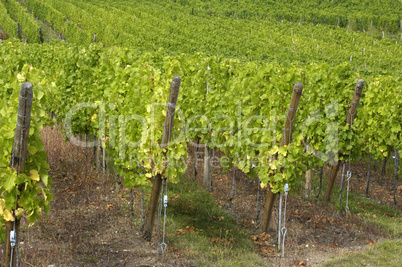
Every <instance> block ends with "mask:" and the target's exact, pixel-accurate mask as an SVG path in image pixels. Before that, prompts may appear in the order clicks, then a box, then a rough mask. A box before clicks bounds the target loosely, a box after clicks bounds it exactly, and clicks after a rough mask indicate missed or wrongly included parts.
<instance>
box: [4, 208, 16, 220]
mask: <svg viewBox="0 0 402 267" xmlns="http://www.w3.org/2000/svg"><path fill="white" fill-rule="evenodd" d="M3 218H4V220H5V221H7V222H13V221H14V216H13V214H12V213H11V211H10V210H4V212H3Z"/></svg>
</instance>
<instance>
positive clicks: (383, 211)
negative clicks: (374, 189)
mask: <svg viewBox="0 0 402 267" xmlns="http://www.w3.org/2000/svg"><path fill="white" fill-rule="evenodd" d="M340 171H341V170H340ZM352 179H353V178H352ZM326 180H327V179H326V178H325V177H323V181H322V191H321V194H320V198H319V201H322V197H323V195H324V192H325V189H326V186H327V181H326ZM318 181H319V178H318V175H317V174H315V177H314V178H313V179H312V188H313V193H314V194H313V195H312V198H314V199H315V193H316V192H318ZM337 182H338V183H339V182H340V181H339V180H337ZM346 183H347V182H346V178H345V181H344V188H343V193H342V204H341V205H342V206H341V207H340V206H339V194H340V186H339V184H337V183H336V184H335V185H334V187H333V190H332V195H331V202H330V203H331V205H332V206H334V207H336V208H337V209H338V210H340V209H341V208H342V210H343V211H345V205H346V186H347V185H346ZM363 194H364V192H357V191H353V192H349V204H348V206H349V209H350V212H351V213H352V214H354V215H356V214H360V217H361V218H363V220H365V221H367V222H369V223H373V224H375V225H376V226H377V227H378V229H380V230H381V231H385V232H386V233H388V234H390V235H391V236H394V237H402V222H401V221H400V220H399V219H400V218H402V212H400V211H398V210H396V209H395V208H394V207H393V206H390V205H383V204H381V203H379V202H378V201H376V200H373V199H369V198H366V197H365V196H364V195H363Z"/></svg>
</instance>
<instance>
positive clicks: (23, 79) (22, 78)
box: [17, 73, 25, 82]
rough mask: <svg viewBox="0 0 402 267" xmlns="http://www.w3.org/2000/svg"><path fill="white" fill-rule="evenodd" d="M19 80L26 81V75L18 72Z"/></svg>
mask: <svg viewBox="0 0 402 267" xmlns="http://www.w3.org/2000/svg"><path fill="white" fill-rule="evenodd" d="M17 80H18V81H19V82H24V81H25V77H24V76H23V75H22V74H21V73H18V74H17Z"/></svg>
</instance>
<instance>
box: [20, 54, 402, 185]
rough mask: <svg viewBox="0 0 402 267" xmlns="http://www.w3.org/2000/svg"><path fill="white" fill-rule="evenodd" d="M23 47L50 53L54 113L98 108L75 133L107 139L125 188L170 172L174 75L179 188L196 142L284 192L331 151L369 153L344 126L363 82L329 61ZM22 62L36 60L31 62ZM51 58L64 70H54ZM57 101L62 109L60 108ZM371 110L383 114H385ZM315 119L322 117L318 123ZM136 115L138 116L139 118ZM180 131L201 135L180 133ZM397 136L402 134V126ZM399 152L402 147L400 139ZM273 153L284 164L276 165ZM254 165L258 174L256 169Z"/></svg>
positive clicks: (47, 65) (365, 117)
mask: <svg viewBox="0 0 402 267" xmlns="http://www.w3.org/2000/svg"><path fill="white" fill-rule="evenodd" d="M25 49H27V50H29V51H30V52H31V54H32V53H33V54H36V53H41V54H42V55H44V56H42V59H41V62H39V63H37V64H39V67H40V68H41V69H44V70H45V71H46V73H48V74H49V75H51V77H54V78H55V80H56V86H57V88H58V90H49V95H50V96H51V99H52V102H50V103H48V108H49V109H51V110H52V111H54V112H55V113H56V114H57V115H58V116H59V117H61V118H65V117H66V116H67V114H68V113H69V111H71V109H72V108H73V107H74V106H75V105H76V104H79V103H84V102H85V103H95V104H93V105H92V106H90V107H91V108H82V109H79V110H77V111H76V112H75V113H74V116H73V117H71V123H72V124H71V125H72V126H71V131H72V132H74V133H93V134H99V136H98V137H99V138H104V137H105V136H106V138H104V140H107V141H106V146H107V148H108V149H109V150H110V151H109V152H110V153H111V154H112V155H114V158H115V161H116V165H117V166H121V169H120V171H121V172H125V173H126V175H124V177H125V179H126V180H125V184H126V186H128V187H132V186H134V185H145V184H147V180H148V178H150V177H152V176H154V175H156V174H157V173H160V172H161V171H162V170H163V166H164V164H163V162H164V160H165V159H164V157H163V154H162V150H161V149H160V148H159V146H158V144H159V140H160V139H161V136H162V133H163V120H164V116H163V110H164V105H162V106H161V107H159V106H153V104H154V103H163V102H165V101H166V98H167V94H168V92H167V88H168V87H169V86H168V85H169V82H170V79H171V77H172V76H173V75H174V74H178V75H180V76H182V77H183V81H182V85H181V88H182V90H181V94H180V97H179V100H178V108H179V111H178V114H181V116H179V117H178V118H177V124H176V125H175V130H174V133H175V136H176V139H175V141H176V142H175V143H174V144H173V145H171V146H169V147H168V157H169V158H170V160H171V161H174V162H177V164H175V165H174V164H172V165H169V167H168V169H167V173H166V175H167V176H168V177H169V178H170V179H171V180H173V181H174V180H177V178H178V177H179V176H180V173H183V171H184V170H185V167H186V166H185V164H182V163H180V160H179V159H181V158H182V157H185V156H186V147H187V144H188V142H191V141H194V140H195V139H198V140H200V142H201V143H208V144H209V146H210V147H211V148H214V147H218V148H219V149H220V150H222V151H223V152H224V153H225V154H226V155H227V156H228V157H229V158H230V159H231V162H232V164H233V163H234V162H236V165H237V166H238V167H239V168H240V169H241V170H243V171H244V172H245V173H254V174H258V175H259V177H260V179H261V181H262V182H263V183H264V184H268V183H269V184H271V186H272V187H273V189H274V190H275V192H277V191H279V190H281V189H282V186H283V183H284V182H285V181H288V182H289V183H290V184H292V183H294V181H295V179H296V178H297V177H300V174H301V173H302V172H303V170H306V169H307V168H311V167H313V166H314V165H315V164H319V165H322V164H323V162H329V161H331V160H335V161H337V160H338V158H333V159H331V158H330V156H329V155H330V154H331V152H333V151H338V150H339V151H343V153H342V155H341V158H339V159H340V160H347V159H348V157H349V153H348V151H352V152H353V154H352V155H351V156H352V159H355V158H356V157H358V155H359V154H361V152H362V151H364V146H363V145H362V144H363V142H369V140H370V138H374V135H373V136H365V135H363V134H359V135H360V136H361V137H359V138H355V137H354V138H352V137H351V136H350V130H349V128H350V127H349V126H348V125H347V124H346V122H345V120H344V117H345V114H346V112H347V110H348V107H349V105H350V104H349V101H350V97H351V94H352V92H353V89H354V84H355V83H356V81H357V79H358V78H359V76H358V74H357V73H355V72H353V71H352V70H351V68H350V65H348V64H342V65H340V66H338V67H335V68H333V67H329V66H328V65H325V64H324V65H322V64H321V65H309V66H306V67H304V68H300V67H297V66H289V67H280V66H278V65H275V64H268V65H260V64H258V63H256V62H249V63H241V62H240V61H238V60H227V59H223V58H219V57H206V56H205V55H203V54H199V53H197V54H194V55H182V56H177V57H171V56H167V57H165V56H163V54H161V53H156V54H147V53H146V54H143V55H138V54H136V53H135V52H133V51H132V50H130V49H118V48H113V49H107V50H103V49H102V48H101V47H99V46H90V47H89V48H85V49H84V48H73V49H66V48H64V47H62V46H59V47H57V54H53V53H52V49H51V48H49V47H46V46H44V47H32V46H27V47H23V49H22V51H23V50H25ZM34 51H36V52H34ZM39 51H40V52H39ZM23 60H24V62H25V61H26V63H28V62H30V63H31V64H34V65H35V63H36V62H35V59H34V58H32V57H29V58H25V59H23ZM54 61H56V62H58V64H57V65H60V66H63V68H62V69H61V67H57V66H55V64H52V62H54ZM77 66H78V68H77ZM211 75H212V77H211ZM72 77H74V78H72ZM367 79H368V88H369V89H370V91H368V92H367V94H381V93H385V92H383V91H379V92H378V93H374V92H373V90H374V87H375V88H378V87H376V81H371V79H370V78H369V77H368V78H367ZM382 79H384V80H386V79H387V78H382ZM296 81H302V82H303V84H304V96H305V97H304V98H302V100H301V102H300V108H299V112H298V116H297V119H296V121H295V122H294V134H293V142H292V145H290V146H289V147H284V148H279V146H278V141H279V139H280V138H281V137H282V127H283V124H284V119H285V118H284V117H283V115H284V114H286V109H287V106H288V104H287V101H289V96H290V93H291V88H292V87H293V84H294V83H295V82H296ZM393 81H395V82H396V84H395V85H394V86H395V88H396V89H395V90H400V80H398V79H394V80H393ZM206 83H208V85H209V90H210V91H209V92H208V93H207V89H206V86H205V84H206ZM381 84H382V86H384V84H386V83H381ZM384 97H385V96H384ZM363 98H364V97H363ZM379 99H380V97H379ZM395 99H396V101H399V102H395V103H394V104H395V106H394V108H395V109H396V110H399V109H400V105H401V103H400V99H399V98H395ZM60 102H63V103H65V104H64V105H63V106H60V105H59V103H60ZM334 103H336V104H334ZM363 103H364V102H363ZM367 105H368V104H367ZM372 112H379V114H381V112H382V111H381V108H380V107H378V108H376V109H374V110H373V111H372ZM317 113H318V114H319V116H317V117H314V116H313V115H314V114H317ZM133 114H135V116H137V117H132V116H133ZM309 117H312V118H310V119H308V118H309ZM371 117H372V116H370V115H369V114H365V113H363V112H359V113H358V115H357V118H356V125H365V124H366V122H367V121H369V120H372V119H371ZM395 118H396V119H395V121H394V123H396V124H398V121H399V120H400V116H399V117H398V116H395ZM111 124H112V125H111ZM329 125H337V127H336V130H337V138H338V141H336V140H335V139H334V136H331V135H330V134H329V132H328V131H330V130H331V129H329V128H328V127H329ZM399 125H400V121H399ZM362 127H365V126H362ZM183 129H187V130H189V129H198V130H197V131H191V130H189V131H188V132H186V134H184V135H183ZM200 129H201V130H200ZM398 129H399V131H398ZM395 131H396V132H395ZM395 131H394V134H395V135H396V136H397V137H399V136H400V127H399V128H395ZM359 132H360V131H357V133H359ZM361 132H364V131H361ZM151 137H152V138H151ZM363 137H364V138H363ZM351 138H352V141H351V140H350V139H351ZM307 139H308V140H309V141H308V143H309V146H310V147H311V148H312V149H315V150H317V151H322V152H323V156H322V158H321V160H319V159H318V158H315V156H313V155H312V154H306V153H305V143H306V142H307V141H306V140H307ZM398 140H400V139H398ZM391 141H392V140H391ZM350 142H351V143H350ZM394 145H396V146H400V144H399V143H398V142H396V143H394ZM276 153H279V155H278V158H277V159H276V160H270V157H271V156H272V155H274V154H276ZM256 163H259V164H258V165H257V164H256ZM252 164H254V165H257V166H258V167H257V168H254V169H252V168H251V165H252ZM306 164H307V165H308V166H306ZM281 166H286V170H287V172H286V173H283V174H280V175H278V174H276V175H275V176H270V173H271V172H272V170H275V169H278V168H280V167H281ZM128 173H129V174H130V175H128ZM121 174H123V173H121Z"/></svg>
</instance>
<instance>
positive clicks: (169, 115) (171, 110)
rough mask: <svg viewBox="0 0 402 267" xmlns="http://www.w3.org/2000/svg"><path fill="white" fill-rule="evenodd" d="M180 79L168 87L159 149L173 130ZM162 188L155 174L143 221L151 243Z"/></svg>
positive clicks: (176, 79)
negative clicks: (168, 91)
mask: <svg viewBox="0 0 402 267" xmlns="http://www.w3.org/2000/svg"><path fill="white" fill-rule="evenodd" d="M180 83H181V78H180V77H179V76H174V77H173V80H172V83H171V85H170V94H169V102H168V103H167V111H166V119H165V131H164V132H163V136H162V142H161V145H160V146H161V148H165V147H167V145H168V143H169V141H170V137H171V133H172V130H173V120H174V114H175V111H176V103H177V98H178V96H179V89H180ZM161 187H162V176H161V174H157V175H156V176H155V178H154V184H153V186H152V192H151V198H150V200H149V206H148V213H147V217H146V220H145V225H144V232H143V238H144V239H145V240H147V241H151V239H152V232H153V228H154V223H155V214H156V209H157V207H158V202H159V195H160V192H161Z"/></svg>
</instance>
